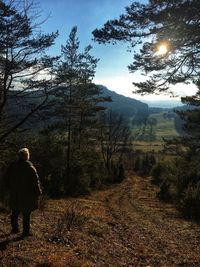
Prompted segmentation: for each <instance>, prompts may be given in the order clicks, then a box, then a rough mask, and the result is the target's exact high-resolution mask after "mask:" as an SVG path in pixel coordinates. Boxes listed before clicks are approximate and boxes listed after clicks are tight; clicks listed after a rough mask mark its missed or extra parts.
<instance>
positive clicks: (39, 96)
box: [8, 85, 148, 129]
mask: <svg viewBox="0 0 200 267" xmlns="http://www.w3.org/2000/svg"><path fill="white" fill-rule="evenodd" d="M99 87H100V89H101V95H102V97H107V96H109V97H111V98H112V102H103V103H101V105H102V106H105V107H106V108H107V109H108V110H112V111H113V112H116V113H119V114H121V115H123V116H124V117H125V118H128V119H129V118H131V117H133V116H137V114H140V116H141V114H143V113H144V114H146V113H148V105H147V104H144V103H142V102H140V101H138V100H135V99H132V98H129V97H125V96H122V95H119V94H117V93H115V92H113V91H110V90H108V89H107V88H106V87H104V86H102V85H99ZM62 90H65V88H64V87H59V88H55V89H53V90H51V94H50V96H49V99H48V102H47V103H46V104H45V106H46V108H45V106H44V107H43V108H42V110H39V111H38V112H36V113H34V114H33V115H32V116H31V117H30V118H29V120H28V121H27V122H26V123H25V124H24V125H23V128H34V129H39V128H42V127H45V126H47V125H48V124H51V123H53V122H55V121H56V120H57V118H56V116H52V114H51V115H49V114H50V111H51V107H53V106H54V105H56V103H57V102H58V101H61V97H60V95H62ZM58 91H59V92H58ZM12 94H14V95H16V94H17V92H16V91H15V92H11V100H10V105H9V109H8V111H9V114H10V115H11V116H10V117H11V120H14V121H15V122H16V121H18V120H20V119H21V118H23V117H24V115H25V114H27V113H28V112H30V111H31V109H33V108H34V107H35V106H37V105H38V104H40V103H41V102H42V101H43V99H44V98H45V97H44V95H43V93H42V92H40V91H35V92H33V93H30V92H29V94H27V96H26V97H24V98H23V100H22V99H21V100H19V99H17V100H16V99H15V98H14V97H12ZM52 100H53V101H54V102H53V104H52Z"/></svg>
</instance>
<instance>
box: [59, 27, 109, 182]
mask: <svg viewBox="0 0 200 267" xmlns="http://www.w3.org/2000/svg"><path fill="white" fill-rule="evenodd" d="M76 35H77V27H73V28H72V30H71V32H70V35H69V38H68V40H67V42H66V45H65V46H62V60H61V62H59V64H58V66H57V67H56V69H55V75H56V80H57V83H58V84H59V85H60V87H59V88H57V89H56V90H55V92H57V96H58V97H59V101H57V106H56V107H55V109H56V110H55V114H56V116H58V117H59V118H60V122H59V124H58V126H59V128H60V129H62V131H63V132H64V133H65V136H66V139H67V140H66V151H67V152H66V154H67V155H66V165H67V166H66V175H67V176H66V181H65V187H67V184H68V183H69V181H70V180H71V179H72V178H73V177H71V176H72V173H73V170H72V168H73V167H72V165H73V161H74V157H75V155H76V152H77V151H79V150H80V149H82V146H84V149H87V148H88V142H91V140H92V139H93V140H95V136H96V132H97V130H96V121H97V113H98V111H100V110H104V108H103V107H102V106H100V102H104V101H105V100H106V99H105V98H104V97H102V96H101V95H100V93H101V92H100V89H99V87H98V86H96V85H95V84H94V83H92V79H93V77H94V75H95V68H96V65H97V62H98V59H96V58H94V57H93V56H91V55H90V51H91V49H92V47H91V46H90V45H89V46H87V47H86V48H85V49H84V51H83V52H82V53H81V52H79V46H80V43H79V40H78V38H77V36H76ZM76 161H77V160H76Z"/></svg>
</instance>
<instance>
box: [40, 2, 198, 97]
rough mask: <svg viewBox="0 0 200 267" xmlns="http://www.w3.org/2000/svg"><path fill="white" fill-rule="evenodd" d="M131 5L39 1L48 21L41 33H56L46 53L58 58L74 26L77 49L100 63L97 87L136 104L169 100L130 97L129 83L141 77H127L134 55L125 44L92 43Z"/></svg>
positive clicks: (130, 75) (95, 80) (96, 76)
mask: <svg viewBox="0 0 200 267" xmlns="http://www.w3.org/2000/svg"><path fill="white" fill-rule="evenodd" d="M132 2H133V1H132V0H57V1H56V0H38V3H39V7H40V9H41V10H42V17H43V18H47V17H48V19H47V20H46V21H45V23H44V24H43V25H42V29H43V30H44V31H45V32H52V31H56V30H59V37H58V38H57V40H56V44H55V45H54V46H53V47H52V48H51V49H50V51H49V52H50V53H51V54H54V55H59V54H60V48H61V45H62V44H65V43H66V40H67V39H68V36H69V33H70V31H71V29H72V27H73V26H77V27H78V32H77V35H78V38H79V40H80V49H81V50H82V49H83V48H84V47H85V46H87V45H89V44H91V45H92V47H93V49H92V52H91V54H92V55H93V56H94V57H95V58H99V59H100V60H99V62H98V65H97V69H96V75H95V78H94V82H95V83H96V84H102V85H104V86H106V87H107V88H108V89H110V90H112V91H115V92H117V93H119V94H122V95H125V96H128V97H132V98H136V99H139V100H151V101H156V100H169V96H155V95H149V96H140V95H134V94H133V93H132V91H133V90H134V86H133V85H132V82H133V81H140V80H141V79H142V76H141V75H140V74H139V73H135V74H130V73H129V71H128V68H127V66H128V65H129V64H130V63H131V62H132V59H133V54H132V53H131V52H128V51H127V44H124V43H121V44H117V45H114V46H113V45H103V44H98V43H96V42H94V41H93V40H92V38H93V36H92V31H93V30H94V29H96V28H101V27H102V26H103V24H104V23H105V22H106V21H107V20H109V19H114V18H118V17H119V15H120V14H122V13H124V11H125V7H126V6H129V5H130V4H131V3H132ZM139 2H141V3H145V2H147V1H146V0H141V1H139ZM179 88H180V89H177V88H176V91H180V92H181V94H182V95H184V94H185V88H186V87H185V86H181V87H179ZM187 91H188V86H187ZM189 91H190V93H191V94H193V93H194V92H195V87H194V86H190V90H189ZM172 100H174V101H177V100H178V99H177V98H176V99H172V98H170V101H172Z"/></svg>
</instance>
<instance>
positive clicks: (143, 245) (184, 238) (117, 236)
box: [96, 175, 200, 267]
mask: <svg viewBox="0 0 200 267" xmlns="http://www.w3.org/2000/svg"><path fill="white" fill-rule="evenodd" d="M97 195H98V193H97ZM96 199H98V197H97V196H96ZM102 202H103V203H104V205H105V207H106V212H107V215H108V216H110V221H111V222H110V225H111V226H112V232H111V233H110V234H109V238H110V239H113V243H114V244H117V246H116V247H115V248H113V249H112V254H113V255H111V256H113V258H116V257H117V256H118V258H119V260H118V262H116V265H115V266H188V267H190V266H195V267H197V266H200V247H199V244H200V228H199V226H198V225H196V224H194V223H191V222H189V221H185V220H184V219H181V218H180V216H179V214H178V212H177V211H176V209H175V208H174V207H173V206H172V205H169V204H165V203H162V202H160V201H159V200H158V199H157V198H156V187H155V186H153V185H151V183H150V181H149V179H148V178H141V177H138V176H135V175H130V176H129V178H127V179H126V180H125V181H124V182H123V183H122V184H120V185H117V186H116V187H115V188H113V189H111V190H108V191H107V193H106V194H104V198H103V199H102ZM105 246H106V242H105ZM108 258H109V256H108Z"/></svg>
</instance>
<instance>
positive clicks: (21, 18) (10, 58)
mask: <svg viewBox="0 0 200 267" xmlns="http://www.w3.org/2000/svg"><path fill="white" fill-rule="evenodd" d="M33 2H34V1H33ZM33 2H31V3H30V4H29V5H27V9H26V10H25V9H24V8H23V6H24V3H23V1H21V0H19V1H18V0H13V1H0V28H1V31H0V39H1V42H0V66H1V67H0V71H1V75H0V141H1V142H2V141H5V139H6V138H7V137H8V136H10V134H11V133H13V131H14V130H16V129H18V128H19V127H20V126H21V125H22V124H24V122H25V121H27V119H28V118H29V117H30V116H31V115H32V114H33V113H34V112H36V111H37V110H38V109H39V108H40V107H41V106H42V105H43V104H44V103H45V102H46V100H47V91H48V90H47V88H48V89H50V88H51V87H52V84H53V82H52V79H48V78H47V77H48V74H50V72H51V67H52V65H53V64H54V62H55V61H56V60H57V58H56V57H50V56H47V55H46V50H47V49H48V48H49V47H51V46H52V45H53V44H54V41H55V39H56V37H57V36H58V32H55V33H51V34H44V33H42V31H40V29H39V27H38V24H41V23H39V22H38V21H36V20H37V18H38V14H39V13H38V12H39V11H38V10H37V9H36V8H35V7H34V4H33ZM30 13H31V15H30ZM44 73H45V74H46V76H45V78H43V79H37V78H36V77H40V76H44ZM13 89H14V90H13ZM31 90H40V91H41V95H40V98H39V101H38V102H39V103H37V104H36V103H35V105H34V104H32V105H31V106H29V105H27V103H25V101H24V96H27V95H29V93H30V91H31ZM11 92H12V93H11ZM13 99H14V100H13ZM16 102H17V105H16ZM13 105H14V106H15V108H16V109H17V110H18V111H19V110H21V107H22V106H23V109H24V111H25V114H23V116H20V117H16V116H15V114H14V115H13V116H14V118H15V119H14V120H13V119H10V117H11V116H10V115H11V114H9V108H10V106H13Z"/></svg>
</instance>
